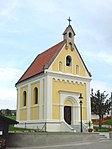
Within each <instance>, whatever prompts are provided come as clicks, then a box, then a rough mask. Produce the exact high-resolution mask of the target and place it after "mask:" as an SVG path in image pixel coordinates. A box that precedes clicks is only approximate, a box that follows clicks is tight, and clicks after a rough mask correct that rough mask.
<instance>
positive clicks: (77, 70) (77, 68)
mask: <svg viewBox="0 0 112 149" xmlns="http://www.w3.org/2000/svg"><path fill="white" fill-rule="evenodd" d="M76 74H77V75H79V65H76Z"/></svg>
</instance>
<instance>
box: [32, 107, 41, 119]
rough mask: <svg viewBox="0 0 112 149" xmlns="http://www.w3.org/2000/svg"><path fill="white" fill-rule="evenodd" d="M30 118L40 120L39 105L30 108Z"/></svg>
mask: <svg viewBox="0 0 112 149" xmlns="http://www.w3.org/2000/svg"><path fill="white" fill-rule="evenodd" d="M30 110H31V111H30V112H31V113H30V119H31V120H38V119H39V106H33V107H31V108H30Z"/></svg>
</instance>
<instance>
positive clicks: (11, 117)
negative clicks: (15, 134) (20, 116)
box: [6, 115, 16, 120]
mask: <svg viewBox="0 0 112 149" xmlns="http://www.w3.org/2000/svg"><path fill="white" fill-rule="evenodd" d="M6 117H7V118H10V119H12V120H16V116H14V115H12V116H6Z"/></svg>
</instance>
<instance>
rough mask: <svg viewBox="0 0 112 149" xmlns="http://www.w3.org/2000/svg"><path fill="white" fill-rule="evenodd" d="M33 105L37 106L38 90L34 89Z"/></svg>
mask: <svg viewBox="0 0 112 149" xmlns="http://www.w3.org/2000/svg"><path fill="white" fill-rule="evenodd" d="M34 104H38V88H37V87H35V88H34Z"/></svg>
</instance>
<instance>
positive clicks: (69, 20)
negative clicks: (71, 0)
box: [67, 17, 72, 25]
mask: <svg viewBox="0 0 112 149" xmlns="http://www.w3.org/2000/svg"><path fill="white" fill-rule="evenodd" d="M67 20H68V22H69V25H70V22H71V21H72V20H71V19H70V17H69V18H68V19H67Z"/></svg>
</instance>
